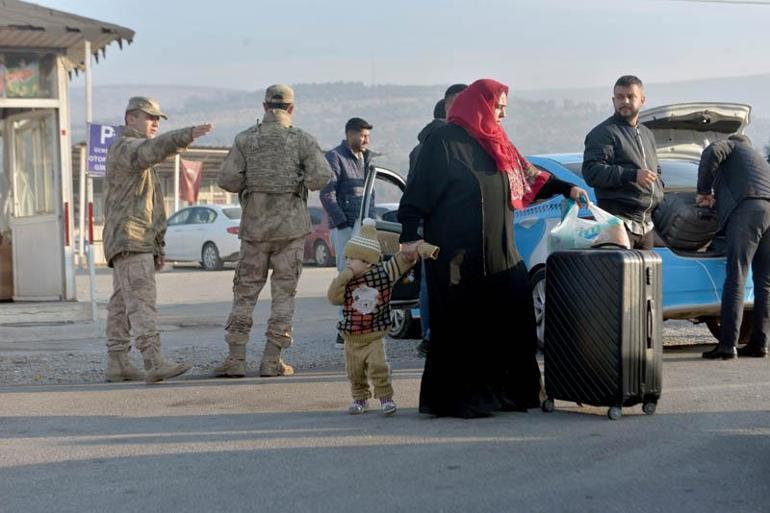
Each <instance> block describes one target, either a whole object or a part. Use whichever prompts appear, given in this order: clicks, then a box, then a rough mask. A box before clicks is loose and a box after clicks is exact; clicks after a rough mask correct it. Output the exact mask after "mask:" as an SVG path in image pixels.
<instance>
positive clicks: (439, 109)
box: [407, 84, 468, 356]
mask: <svg viewBox="0 0 770 513" xmlns="http://www.w3.org/2000/svg"><path fill="white" fill-rule="evenodd" d="M466 89H468V86H467V84H452V85H451V86H449V87H448V88H447V90H446V91H445V92H444V98H442V99H441V100H439V101H438V102H437V103H436V105H435V107H433V121H431V122H430V123H428V124H427V125H425V127H423V129H422V130H420V133H419V134H417V141H418V143H417V146H415V147H414V149H412V151H411V152H410V153H409V172H408V174H407V181H408V180H409V177H410V176H412V169H414V166H415V164H416V163H417V157H418V156H419V155H420V150H421V149H422V145H423V144H424V143H425V141H427V140H428V137H430V135H431V134H433V132H435V131H436V130H438V129H439V128H441V127H443V126H444V125H446V118H447V114H448V113H449V109H450V108H452V103H453V102H454V101H455V98H457V95H458V94H460V93H461V92H463V91H464V90H466ZM420 266H421V268H420V269H421V271H422V276H423V277H424V276H425V263H424V262H422V263H421V264H420ZM428 315H429V314H428V282H427V281H426V280H425V279H422V280H421V281H420V324H421V325H422V342H420V345H419V346H418V347H417V352H418V353H419V354H420V355H421V356H425V354H426V353H427V352H428V346H429V345H430V319H429V316H428Z"/></svg>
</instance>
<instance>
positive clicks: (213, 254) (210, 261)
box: [201, 242, 222, 271]
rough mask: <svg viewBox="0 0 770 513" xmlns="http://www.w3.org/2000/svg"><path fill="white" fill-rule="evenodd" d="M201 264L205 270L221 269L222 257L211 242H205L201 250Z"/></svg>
mask: <svg viewBox="0 0 770 513" xmlns="http://www.w3.org/2000/svg"><path fill="white" fill-rule="evenodd" d="M201 265H202V266H203V269H205V270H206V271H218V270H219V269H222V259H221V258H219V250H218V249H217V245H216V244H214V243H213V242H207V243H206V244H204V245H203V249H202V250H201Z"/></svg>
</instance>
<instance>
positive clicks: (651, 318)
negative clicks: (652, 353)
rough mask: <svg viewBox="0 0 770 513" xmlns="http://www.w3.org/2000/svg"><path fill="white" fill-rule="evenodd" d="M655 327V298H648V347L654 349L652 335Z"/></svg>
mask: <svg viewBox="0 0 770 513" xmlns="http://www.w3.org/2000/svg"><path fill="white" fill-rule="evenodd" d="M654 328H655V300H654V299H648V300H647V349H652V336H653V333H654Z"/></svg>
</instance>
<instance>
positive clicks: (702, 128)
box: [359, 103, 754, 343]
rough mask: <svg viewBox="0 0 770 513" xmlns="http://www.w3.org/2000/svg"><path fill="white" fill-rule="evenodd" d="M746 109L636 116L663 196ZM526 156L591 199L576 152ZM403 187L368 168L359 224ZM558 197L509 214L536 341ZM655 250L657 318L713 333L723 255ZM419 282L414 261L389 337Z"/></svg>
mask: <svg viewBox="0 0 770 513" xmlns="http://www.w3.org/2000/svg"><path fill="white" fill-rule="evenodd" d="M750 112H751V107H750V106H748V105H743V104H735V103H684V104H676V105H666V106H662V107H656V108H654V109H649V110H646V111H643V112H642V113H641V114H640V118H639V119H640V122H642V123H644V124H645V125H646V126H647V127H648V128H650V129H651V130H652V131H653V133H654V134H655V139H656V143H657V151H658V158H659V161H660V165H661V169H662V176H663V181H664V183H665V186H666V194H677V193H687V192H694V191H695V185H696V182H697V176H698V162H699V160H700V154H701V152H702V151H703V148H705V147H706V146H707V145H708V144H709V143H710V142H711V141H714V140H716V139H720V138H724V137H727V136H728V135H730V134H732V133H742V132H743V131H744V129H745V127H746V126H747V125H748V122H749V115H750ZM527 158H528V159H529V161H530V162H532V164H534V165H535V166H537V167H539V168H540V169H543V170H545V171H547V172H549V173H551V174H552V175H554V176H556V177H558V178H560V179H562V180H565V181H568V182H572V183H574V184H576V185H578V186H580V187H582V188H584V189H585V190H586V191H588V193H589V196H590V197H591V200H592V201H595V200H596V198H595V195H594V193H593V191H592V189H591V188H590V187H588V185H587V184H586V183H585V180H583V177H582V175H581V168H582V164H583V163H582V160H583V155H582V153H569V154H558V155H540V156H528V157H527ZM404 187H405V180H404V178H403V177H402V176H401V175H400V174H399V173H396V172H395V171H391V170H388V169H384V168H381V167H378V166H373V167H372V172H370V173H368V175H367V179H366V181H365V184H364V202H363V203H362V207H361V213H360V214H359V222H360V221H361V219H362V218H363V212H368V211H369V210H368V209H369V205H370V204H371V203H372V202H374V197H375V194H374V193H375V191H378V192H377V197H379V198H387V201H391V202H396V201H398V199H399V198H400V196H401V194H402V191H403V190H404ZM562 201H563V198H562V197H561V196H557V197H554V198H551V199H549V200H546V201H542V202H539V203H535V204H533V205H530V207H529V208H527V209H525V210H524V211H521V212H516V214H515V217H514V232H515V238H516V245H517V247H518V249H519V253H520V254H521V256H522V258H523V259H524V261H525V262H526V264H527V267H528V269H529V276H530V283H531V285H532V296H533V299H534V300H535V314H536V317H537V321H538V337H539V338H540V340H541V341H542V339H543V324H542V321H543V312H544V308H545V261H546V258H547V256H548V252H547V241H548V234H549V232H550V230H551V229H552V228H553V227H554V226H556V225H557V224H558V222H559V221H560V220H561V212H562ZM395 205H396V204H395V203H393V212H390V213H389V214H388V215H383V216H382V217H381V218H379V219H377V220H376V226H377V231H378V236H379V237H380V243H381V245H382V246H383V253H384V254H393V253H395V251H397V249H398V234H399V233H400V232H401V226H400V224H398V222H397V220H396V218H395ZM580 215H581V216H585V217H588V216H590V213H589V212H588V211H587V210H585V209H584V210H581V212H580ZM655 251H656V252H657V253H658V254H660V256H661V258H662V260H663V277H662V281H663V318H664V319H687V320H691V321H693V322H696V323H701V322H703V323H706V325H707V326H708V328H709V330H710V331H711V332H712V334H714V336H718V334H719V311H720V304H721V297H722V284H723V283H724V279H725V257H724V255H723V254H722V253H720V252H718V251H716V250H701V251H695V252H693V251H690V252H685V251H679V250H675V249H671V248H669V247H666V245H665V244H664V243H663V241H662V240H658V241H657V242H656V248H655ZM419 280H420V276H419V266H417V267H416V268H415V269H413V271H412V272H410V273H409V274H408V276H407V277H406V278H405V279H404V280H402V281H403V283H399V284H397V285H396V288H395V289H394V299H393V300H392V301H391V320H392V324H391V330H390V335H391V336H392V337H395V338H401V337H408V336H410V335H415V334H416V332H417V331H418V326H419V309H418V308H417V306H418V298H417V291H418V289H419V287H418V283H419ZM745 300H746V303H745V307H746V309H747V310H750V309H751V308H752V307H753V303H754V290H753V285H752V283H751V278H750V277H749V279H748V280H747V283H746V292H745ZM744 318H746V316H744ZM750 327H751V323H750V322H744V323H743V326H742V327H741V334H740V342H741V343H745V342H746V341H747V340H748V337H749V335H750Z"/></svg>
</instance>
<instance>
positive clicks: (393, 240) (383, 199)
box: [355, 166, 420, 308]
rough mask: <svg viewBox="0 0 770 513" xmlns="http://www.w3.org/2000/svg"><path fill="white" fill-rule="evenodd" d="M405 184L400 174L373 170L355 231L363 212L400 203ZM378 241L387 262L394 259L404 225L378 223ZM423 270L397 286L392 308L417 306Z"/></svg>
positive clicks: (408, 275) (417, 268)
mask: <svg viewBox="0 0 770 513" xmlns="http://www.w3.org/2000/svg"><path fill="white" fill-rule="evenodd" d="M405 187H406V180H405V179H404V178H403V177H402V176H401V175H400V174H398V173H397V172H395V171H391V170H390V169H386V168H383V167H378V166H372V167H371V168H370V172H369V173H368V174H367V176H366V180H365V181H364V201H363V202H362V204H361V211H360V212H359V215H358V220H357V221H356V228H355V229H356V230H357V229H358V227H360V226H361V222H362V221H363V218H364V212H369V209H370V206H373V205H374V204H375V201H376V202H378V203H398V202H399V201H400V200H401V196H402V195H403V193H404V188H405ZM375 228H376V229H377V238H378V239H379V242H380V248H381V249H382V255H383V258H384V259H387V258H390V257H392V256H393V255H395V254H396V253H397V252H398V250H399V242H398V239H399V237H400V236H401V223H399V222H397V221H395V220H394V216H387V219H375ZM419 280H420V266H419V265H417V266H415V267H413V268H412V269H411V270H410V271H409V272H408V273H406V275H404V277H403V278H401V279H400V280H398V282H396V285H395V286H394V287H393V294H392V296H391V298H392V299H391V306H393V307H396V308H398V307H405V306H411V305H415V304H417V301H418V297H419V292H420V286H419Z"/></svg>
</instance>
